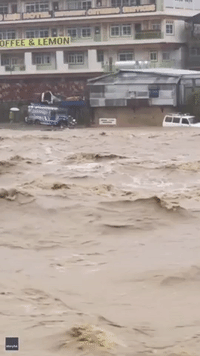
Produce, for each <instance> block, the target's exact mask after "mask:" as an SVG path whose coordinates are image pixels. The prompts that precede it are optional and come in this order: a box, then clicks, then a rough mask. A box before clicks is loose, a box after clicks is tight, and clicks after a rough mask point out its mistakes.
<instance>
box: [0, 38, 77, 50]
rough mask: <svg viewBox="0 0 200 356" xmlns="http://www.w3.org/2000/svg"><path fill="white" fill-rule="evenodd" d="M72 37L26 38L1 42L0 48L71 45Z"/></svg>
mask: <svg viewBox="0 0 200 356" xmlns="http://www.w3.org/2000/svg"><path fill="white" fill-rule="evenodd" d="M70 43H71V41H70V37H46V38H26V39H15V40H0V48H29V47H31V48H32V47H44V46H46V47H49V46H65V45H66V46H67V45H70Z"/></svg>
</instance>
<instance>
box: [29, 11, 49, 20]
mask: <svg viewBox="0 0 200 356" xmlns="http://www.w3.org/2000/svg"><path fill="white" fill-rule="evenodd" d="M49 17H51V14H50V13H49V12H47V11H46V12H24V13H23V20H34V19H46V18H49Z"/></svg>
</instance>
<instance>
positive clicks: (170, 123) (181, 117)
mask: <svg viewBox="0 0 200 356" xmlns="http://www.w3.org/2000/svg"><path fill="white" fill-rule="evenodd" d="M162 125H163V127H176V126H179V127H199V128H200V120H198V119H197V118H196V117H195V116H192V115H190V114H181V113H176V114H167V115H166V116H165V117H164V120H163V124H162Z"/></svg>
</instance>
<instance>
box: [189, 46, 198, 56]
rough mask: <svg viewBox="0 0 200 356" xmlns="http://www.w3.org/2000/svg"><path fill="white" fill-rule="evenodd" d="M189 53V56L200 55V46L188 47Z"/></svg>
mask: <svg viewBox="0 0 200 356" xmlns="http://www.w3.org/2000/svg"><path fill="white" fill-rule="evenodd" d="M190 55H191V56H200V48H198V47H197V48H195V47H193V48H190Z"/></svg>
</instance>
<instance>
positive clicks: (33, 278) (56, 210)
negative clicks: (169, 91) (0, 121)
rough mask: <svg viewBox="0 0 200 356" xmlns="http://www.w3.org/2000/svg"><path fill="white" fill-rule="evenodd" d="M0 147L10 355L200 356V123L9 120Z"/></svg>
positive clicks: (0, 289)
mask: <svg viewBox="0 0 200 356" xmlns="http://www.w3.org/2000/svg"><path fill="white" fill-rule="evenodd" d="M103 131H104V132H103ZM0 148H1V149H0V206H1V213H0V348H1V351H0V354H3V353H4V338H5V337H7V336H16V337H19V340H20V351H19V355H20V356H21V355H23V356H38V355H39V356H51V355H52V356H53V355H56V356H60V355H69V356H75V355H77V356H79V355H85V356H92V355H93V356H98V355H101V356H103V355H117V356H141V355H143V356H151V355H157V356H172V355H173V356H187V355H188V356H195V355H197V356H199V354H200V151H199V148H200V130H199V131H198V129H197V130H194V129H191V130H190V129H185V130H180V129H179V130H174V129H168V130H167V129H163V128H148V129H146V128H143V129H138V128H137V129H101V130H100V129H83V130H78V129H75V130H67V129H66V130H64V131H53V132H50V131H47V132H46V131H39V130H35V131H33V130H30V131H28V130H26V131H23V130H8V129H2V130H0Z"/></svg>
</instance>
